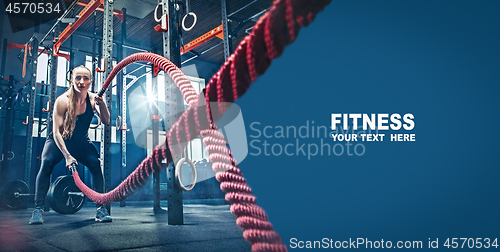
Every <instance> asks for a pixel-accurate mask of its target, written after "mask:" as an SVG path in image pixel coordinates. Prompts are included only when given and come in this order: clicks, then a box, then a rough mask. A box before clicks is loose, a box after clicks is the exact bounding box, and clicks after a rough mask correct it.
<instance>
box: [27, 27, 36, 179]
mask: <svg viewBox="0 0 500 252" xmlns="http://www.w3.org/2000/svg"><path fill="white" fill-rule="evenodd" d="M30 46H31V48H33V49H35V50H36V49H38V39H36V38H35V37H32V39H31V40H30ZM37 62H38V54H37V53H32V54H31V56H30V57H29V60H28V62H27V65H29V67H26V68H27V69H29V70H31V80H30V81H29V87H30V93H29V97H28V98H27V100H28V102H29V112H28V125H27V127H28V129H27V130H26V156H25V159H26V162H25V163H24V182H26V183H27V184H29V183H30V173H31V157H32V154H33V121H34V118H35V103H36V87H35V86H36V69H37Z"/></svg>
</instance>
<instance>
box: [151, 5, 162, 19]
mask: <svg viewBox="0 0 500 252" xmlns="http://www.w3.org/2000/svg"><path fill="white" fill-rule="evenodd" d="M158 6H160V4H157V5H156V8H155V13H154V16H153V17H154V18H155V21H156V22H157V23H159V22H161V17H160V18H159V19H158V18H156V14H157V12H158ZM162 16H163V15H162Z"/></svg>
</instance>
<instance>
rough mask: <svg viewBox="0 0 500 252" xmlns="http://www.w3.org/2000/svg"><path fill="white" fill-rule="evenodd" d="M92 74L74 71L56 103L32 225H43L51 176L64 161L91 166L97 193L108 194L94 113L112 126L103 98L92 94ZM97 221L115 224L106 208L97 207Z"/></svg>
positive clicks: (41, 168)
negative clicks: (93, 130)
mask: <svg viewBox="0 0 500 252" xmlns="http://www.w3.org/2000/svg"><path fill="white" fill-rule="evenodd" d="M91 77H92V76H91V72H90V70H89V69H88V68H86V67H85V66H79V67H76V68H75V69H73V71H72V72H71V77H70V80H71V87H70V88H69V89H68V91H66V92H65V93H64V94H62V95H61V96H59V97H57V99H56V102H55V103H54V113H53V116H52V123H53V130H52V132H50V133H49V136H47V140H46V141H45V145H44V147H43V152H42V166H41V167H40V171H39V172H38V175H37V177H36V185H35V186H36V189H35V210H34V211H33V215H32V217H31V219H30V222H29V224H42V223H43V206H44V203H45V196H46V194H47V191H48V189H49V186H50V174H51V173H52V170H53V169H54V166H55V165H56V164H57V163H59V162H60V161H61V160H62V159H63V158H64V159H65V161H66V167H68V168H69V167H70V166H71V164H73V163H75V164H77V160H78V161H79V162H81V163H82V164H83V165H85V166H87V167H88V168H89V170H90V172H91V173H92V176H93V179H94V185H95V190H96V191H97V192H100V193H102V192H104V177H103V175H102V171H101V166H100V162H99V154H98V153H97V150H96V148H95V147H94V145H93V144H92V142H91V141H90V139H89V137H88V130H89V126H90V122H91V121H92V117H93V116H94V111H96V112H97V113H98V115H99V117H100V118H101V121H102V122H103V123H104V124H108V123H109V111H108V109H107V107H106V104H105V103H104V101H103V99H102V97H99V96H97V94H94V93H90V92H88V90H89V88H90V85H91V84H92V78H91ZM95 220H96V221H98V222H111V221H112V219H111V216H109V214H108V212H107V210H106V208H105V207H104V206H102V205H97V212H96V218H95Z"/></svg>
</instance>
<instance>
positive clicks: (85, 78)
mask: <svg viewBox="0 0 500 252" xmlns="http://www.w3.org/2000/svg"><path fill="white" fill-rule="evenodd" d="M72 81H73V85H74V87H75V91H76V92H80V93H86V92H87V90H89V88H90V84H92V79H91V78H90V72H89V70H87V69H85V68H83V67H79V68H75V69H74V70H73V79H72Z"/></svg>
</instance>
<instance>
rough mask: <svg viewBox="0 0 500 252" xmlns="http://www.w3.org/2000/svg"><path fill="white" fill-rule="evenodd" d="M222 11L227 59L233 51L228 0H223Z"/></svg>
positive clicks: (225, 56) (225, 57)
mask: <svg viewBox="0 0 500 252" xmlns="http://www.w3.org/2000/svg"><path fill="white" fill-rule="evenodd" d="M221 11H222V25H223V26H224V31H223V34H224V59H225V60H227V58H229V56H230V55H231V53H233V39H232V36H231V34H230V32H231V23H230V22H229V19H228V12H229V4H228V1H227V0H221Z"/></svg>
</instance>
